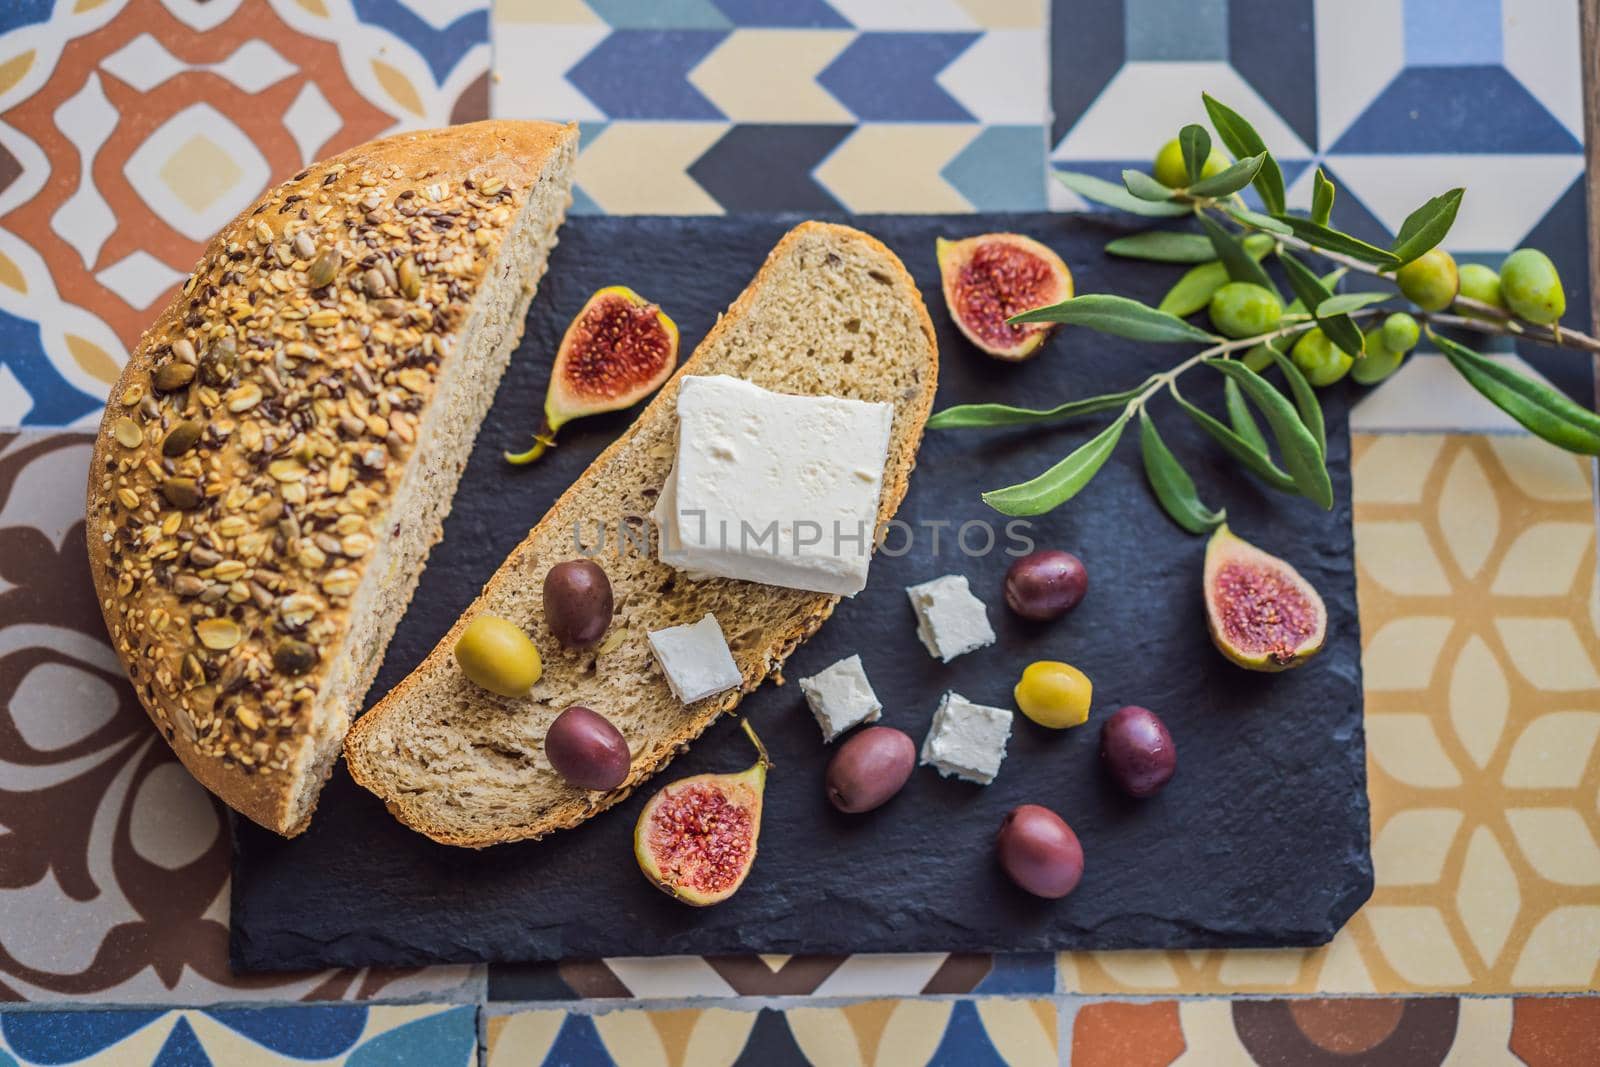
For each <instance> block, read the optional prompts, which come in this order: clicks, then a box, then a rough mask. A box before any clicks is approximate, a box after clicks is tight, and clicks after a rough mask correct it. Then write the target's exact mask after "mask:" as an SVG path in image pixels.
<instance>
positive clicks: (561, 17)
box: [492, 0, 600, 26]
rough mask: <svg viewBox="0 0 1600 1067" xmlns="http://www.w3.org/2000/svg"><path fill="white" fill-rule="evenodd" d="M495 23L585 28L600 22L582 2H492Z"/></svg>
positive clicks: (508, 0)
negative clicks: (525, 23)
mask: <svg viewBox="0 0 1600 1067" xmlns="http://www.w3.org/2000/svg"><path fill="white" fill-rule="evenodd" d="M493 7H494V11H493V15H492V18H493V20H494V21H495V22H538V23H543V24H545V25H562V26H585V25H589V24H591V23H597V22H599V21H600V16H599V15H596V14H595V13H594V11H592V10H591V9H590V7H589V5H588V4H585V3H584V2H583V0H494V4H493Z"/></svg>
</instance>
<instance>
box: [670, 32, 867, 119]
mask: <svg viewBox="0 0 1600 1067" xmlns="http://www.w3.org/2000/svg"><path fill="white" fill-rule="evenodd" d="M855 39H856V34H855V33H854V32H853V31H850V30H793V29H784V30H736V31H735V32H733V33H731V34H729V35H728V36H727V38H725V39H724V40H723V42H722V43H721V44H720V45H718V46H717V47H716V48H715V49H714V50H713V51H712V52H711V54H710V55H708V56H706V58H705V59H703V60H701V61H700V64H699V65H698V66H696V67H695V68H694V70H692V71H690V72H689V82H690V83H691V84H692V85H693V86H694V87H695V88H696V89H699V90H700V91H701V92H702V93H704V94H705V96H706V98H707V99H708V100H710V101H711V102H712V103H713V104H715V105H716V106H717V107H718V108H719V109H720V110H721V111H722V113H723V114H725V115H727V116H728V118H729V119H731V120H732V121H734V122H816V123H825V122H835V123H844V124H847V125H848V124H851V123H854V122H855V116H854V115H853V114H851V112H850V110H849V109H848V108H846V107H845V106H844V105H843V104H841V103H839V101H838V100H835V99H834V98H833V96H832V95H831V94H830V93H829V92H828V91H827V90H826V89H824V88H822V86H821V85H818V84H817V81H816V77H817V75H818V74H821V73H822V70H823V68H824V67H826V66H827V65H828V64H829V63H832V62H833V61H834V60H835V59H836V58H838V55H839V53H840V52H842V51H844V50H845V48H846V47H847V46H848V45H849V44H850V42H851V41H853V40H855Z"/></svg>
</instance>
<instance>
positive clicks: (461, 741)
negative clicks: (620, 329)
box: [345, 222, 939, 848]
mask: <svg viewBox="0 0 1600 1067" xmlns="http://www.w3.org/2000/svg"><path fill="white" fill-rule="evenodd" d="M688 374H728V375H733V376H735V377H739V378H744V379H747V380H749V381H751V382H754V383H755V384H757V385H760V386H763V387H764V388H767V389H772V390H775V391H777V392H785V393H796V394H806V395H817V396H821V395H827V396H841V397H854V398H856V399H860V400H874V401H885V402H889V403H892V404H894V406H895V414H894V426H893V430H892V433H891V436H890V442H889V457H888V463H887V466H886V467H885V469H884V476H883V495H882V498H881V500H880V503H879V510H878V516H879V521H880V523H881V522H883V521H886V520H887V519H889V518H890V517H891V516H892V515H893V514H894V513H895V510H896V509H897V508H898V507H899V505H900V501H901V499H902V498H903V497H904V496H905V492H906V483H907V478H908V477H909V475H910V473H911V469H912V466H913V465H914V463H915V458H916V451H917V445H918V443H919V442H920V441H921V439H922V426H923V423H924V422H925V421H926V420H927V417H928V411H929V409H930V407H931V406H932V404H933V394H934V389H935V387H936V386H937V384H938V376H939V354H938V348H937V344H936V342H935V340H934V333H933V325H932V323H931V322H930V321H929V319H928V312H927V309H926V308H924V307H923V304H922V297H921V295H920V294H919V293H918V291H917V287H916V283H915V282H914V281H913V280H912V279H911V276H910V275H909V274H907V273H906V270H905V268H904V267H903V266H902V265H901V263H900V260H899V259H898V258H897V257H896V256H895V255H894V253H893V252H891V251H889V249H887V248H885V247H884V246H883V245H882V244H881V243H879V242H878V241H877V240H876V239H874V238H872V237H870V236H868V235H867V234H864V233H862V232H860V231H859V230H854V229H850V228H849V227H846V226H836V225H827V224H823V223H816V222H808V223H804V224H802V225H800V226H798V227H796V228H795V229H794V230H792V231H790V232H789V233H788V234H787V235H786V236H785V237H784V238H783V240H781V241H780V242H779V243H778V245H777V247H776V248H774V249H773V250H772V253H771V254H770V255H769V256H768V257H767V261H766V264H765V265H764V266H763V267H762V268H761V271H760V273H759V274H757V275H756V277H755V280H754V281H752V282H751V283H750V285H749V287H748V288H747V289H745V291H744V293H743V294H742V295H741V296H740V297H739V299H738V300H737V301H735V302H734V304H733V306H732V307H731V308H730V309H729V310H728V312H727V314H726V315H724V316H723V317H722V318H721V320H720V321H718V323H717V325H716V326H715V327H714V328H713V329H712V330H711V332H710V333H709V334H708V335H707V336H706V339H705V340H704V341H703V342H701V344H700V347H699V348H697V349H696V350H695V353H694V355H693V356H692V357H691V358H690V359H689V360H688V361H687V362H685V364H684V365H683V367H682V368H680V369H679V371H678V373H677V375H675V376H674V377H673V378H672V380H671V381H669V382H668V383H667V384H666V386H664V387H663V388H662V390H661V392H660V393H659V394H658V395H657V396H656V398H655V399H654V400H653V401H652V402H651V403H650V405H649V406H648V407H647V408H646V409H645V410H644V412H643V413H642V414H641V415H640V416H639V418H638V420H637V421H636V422H635V423H634V424H633V426H632V427H631V428H629V430H628V431H627V432H626V433H625V434H623V435H622V437H620V438H619V439H618V440H617V441H616V442H614V443H613V444H612V445H611V446H610V447H609V448H607V449H606V450H605V451H604V452H603V453H601V455H600V457H599V458H598V459H596V460H595V461H594V463H593V464H592V465H591V466H590V467H589V469H588V470H587V471H586V472H584V474H583V475H582V477H580V478H579V479H578V480H577V481H576V482H575V483H573V485H572V487H571V488H569V489H568V490H567V491H566V493H564V494H563V495H562V496H561V498H560V499H559V500H557V501H556V503H555V506H554V507H552V508H551V509H550V511H549V513H548V514H546V515H545V517H544V518H543V519H541V520H540V522H539V524H538V525H537V526H536V527H534V529H533V531H532V532H531V533H530V534H529V535H528V537H527V539H526V540H524V541H523V542H522V544H521V545H519V546H518V547H517V549H516V550H515V551H514V552H512V553H511V555H510V557H508V558H507V559H506V561H505V563H504V564H502V565H501V567H500V569H499V570H498V571H497V572H496V573H495V575H494V577H493V578H491V579H490V580H489V583H488V584H487V585H486V586H485V587H484V590H483V593H482V595H480V596H479V597H478V599H477V600H476V601H475V602H474V603H473V604H472V606H471V607H470V608H468V609H467V611H466V612H465V613H464V614H463V615H462V616H461V618H460V619H459V620H457V622H456V624H455V626H453V627H452V628H451V630H450V632H449V633H448V634H446V635H445V636H444V639H443V640H441V641H440V642H439V644H438V646H437V647H436V648H435V649H434V650H433V651H432V652H431V653H430V654H429V656H428V658H427V659H426V660H425V661H424V662H423V663H422V665H421V666H419V667H418V668H417V669H416V671H414V672H413V673H412V674H411V676H410V677H408V678H407V679H406V680H405V681H404V682H402V683H401V684H400V685H398V686H397V687H396V688H395V689H394V691H393V692H391V693H390V694H389V695H388V696H386V697H385V698H384V699H383V701H382V702H381V703H379V704H378V705H377V706H376V707H374V708H373V709H372V710H371V711H369V712H368V713H367V714H366V715H364V716H363V717H362V718H361V719H359V720H357V722H356V725H355V727H354V728H353V729H352V730H351V731H350V734H349V737H348V738H347V739H346V741H345V758H346V760H347V761H348V763H349V765H350V773H351V774H352V775H353V776H354V777H355V780H356V781H357V782H359V783H360V784H361V785H363V786H365V787H366V788H367V789H370V790H371V791H372V792H374V793H376V794H377V795H378V796H379V797H381V798H382V799H383V800H384V801H385V802H386V803H387V804H388V806H389V810H390V811H391V812H393V813H394V815H395V816H396V817H397V818H398V819H399V820H400V821H401V822H403V823H405V824H406V825H407V826H409V827H411V828H412V829H414V830H417V831H420V832H421V833H424V834H426V835H427V836H429V837H431V838H433V839H434V840H436V841H441V842H444V843H445V844H451V845H464V846H469V847H475V848H477V847H483V846H485V845H493V844H498V843H500V842H505V841H516V840H521V839H526V838H537V837H541V836H543V835H545V834H548V833H550V832H552V831H554V830H560V829H563V828H565V827H569V826H574V825H576V824H577V823H580V822H582V821H583V820H584V819H587V818H588V817H589V816H591V815H593V814H595V813H596V812H599V811H602V810H604V809H605V808H608V807H610V806H611V805H612V804H615V803H616V802H617V801H619V800H621V799H622V798H623V797H625V796H627V795H628V793H629V792H631V791H632V790H633V788H634V787H635V786H637V785H638V784H639V783H641V782H643V781H645V780H646V779H648V778H649V777H650V776H651V775H653V774H655V773H656V772H657V771H659V770H660V769H661V768H662V767H663V766H665V765H666V763H667V762H668V761H669V760H671V759H672V757H673V756H674V755H675V754H676V753H677V752H678V751H679V750H680V749H681V748H682V747H683V746H684V745H685V744H686V743H687V742H689V741H692V740H693V739H694V738H696V737H697V736H699V735H700V733H701V732H702V731H704V730H705V728H706V727H707V726H709V725H710V724H711V723H712V722H713V721H714V720H715V719H716V718H717V717H718V716H719V715H721V714H722V713H724V712H726V711H729V710H731V709H732V708H733V707H734V706H736V705H737V704H738V703H739V700H740V699H741V697H742V696H743V694H744V693H747V692H750V691H751V690H753V689H754V688H755V687H756V686H758V685H760V684H761V681H762V680H763V679H764V678H766V676H767V675H768V674H769V673H772V672H774V671H776V670H777V669H778V668H779V667H780V666H781V665H782V664H783V661H784V659H785V658H786V657H787V656H788V655H789V653H790V652H792V651H793V650H794V648H795V647H796V646H797V645H799V643H800V642H801V641H804V640H805V639H806V638H807V637H809V636H810V635H811V634H812V633H814V632H815V631H816V629H817V627H819V626H821V625H822V623H823V621H824V620H825V619H827V617H828V616H829V615H830V614H831V613H832V612H833V608H834V605H835V604H837V603H838V599H839V598H838V597H837V596H832V595H829V594H823V593H808V592H802V591H798V590H793V589H781V588H778V587H775V586H768V585H757V584H755V583H751V582H744V581H737V580H733V579H726V578H712V579H707V580H703V581H691V580H689V579H688V578H686V577H685V576H684V575H683V574H682V573H680V572H679V571H677V570H674V569H673V568H671V567H669V566H667V565H666V564H663V563H661V562H659V561H658V560H657V559H656V558H655V544H656V537H655V532H654V530H653V529H651V530H649V534H650V550H649V552H648V554H642V553H640V552H638V551H637V550H630V551H628V552H626V553H625V554H622V555H618V554H616V552H615V551H614V546H615V544H616V541H617V540H618V538H617V537H616V534H615V531H616V528H617V524H618V522H619V520H621V519H622V517H624V516H636V517H639V516H645V515H647V514H649V512H650V510H651V508H652V507H653V506H654V504H655V500H656V496H657V494H658V493H659V492H660V489H661V487H662V485H663V484H664V483H665V481H666V478H667V472H668V470H669V469H670V467H671V466H672V460H673V456H674V453H675V441H676V438H677V428H678V427H677V423H678V418H677V395H678V383H679V381H680V380H681V379H682V377H683V376H684V375H688ZM597 522H602V523H605V524H606V526H607V528H608V529H609V530H611V531H612V535H611V538H610V543H611V545H612V546H613V547H608V549H607V550H606V552H605V553H604V554H603V555H601V556H599V557H597V561H598V562H599V563H600V564H601V565H602V566H604V567H605V569H606V572H607V574H608V575H609V576H610V579H611V586H612V589H613V591H614V594H615V600H616V614H615V617H614V619H613V621H612V624H611V630H610V631H609V633H608V634H607V637H606V639H605V640H604V641H602V643H601V644H600V646H599V650H598V651H596V650H589V651H573V652H568V651H564V650H562V649H561V648H560V646H559V645H558V644H557V643H556V641H555V639H554V638H553V637H552V636H551V634H550V631H549V628H548V627H547V626H546V625H545V623H544V612H543V605H542V603H541V601H542V589H543V583H544V576H545V572H546V571H548V570H549V569H550V567H551V566H553V565H554V564H556V563H559V562H561V561H562V560H565V559H570V558H572V557H573V556H574V552H573V529H574V527H575V526H579V524H581V527H580V528H581V529H583V530H586V531H593V530H594V529H595V524H596V523H597ZM643 526H644V527H648V523H645V524H643ZM484 612H487V613H490V614H493V615H498V616H501V617H502V618H506V619H509V620H511V621H513V622H515V623H517V624H518V625H519V626H522V627H524V628H525V629H526V630H527V632H528V633H529V634H530V635H531V636H532V637H533V640H534V643H535V644H536V645H538V647H539V650H540V652H541V653H542V654H543V655H544V676H543V677H542V678H541V679H540V681H539V683H538V684H537V685H536V686H534V688H533V692H532V693H531V694H530V695H529V696H527V697H523V698H516V699H510V698H505V697H499V696H495V695H494V694H491V693H488V692H486V691H484V690H482V689H479V688H478V687H476V686H474V685H473V684H472V683H471V682H469V681H467V679H466V678H465V677H464V676H463V675H462V673H461V671H460V669H459V668H458V667H457V666H456V663H455V659H454V656H453V654H452V649H453V647H454V645H455V642H456V638H457V637H458V636H459V635H460V633H461V631H462V629H463V628H464V627H465V626H466V624H467V622H468V621H469V620H470V619H471V618H472V617H473V616H475V615H478V614H480V613H484ZM707 612H711V613H713V614H714V615H716V617H717V620H718V622H719V623H720V624H721V626H722V630H723V633H724V634H725V635H726V636H727V638H728V641H729V644H730V645H731V646H732V649H733V656H734V661H735V662H736V663H737V664H738V666H739V671H740V674H741V675H742V676H743V679H744V681H743V685H742V686H741V687H740V688H739V689H736V690H733V691H731V692H728V693H723V694H720V695H718V696H713V697H707V698H705V699H704V700H700V701H697V702H695V703H694V704H690V705H688V706H685V705H683V704H681V703H679V701H678V700H677V699H676V698H675V697H674V696H673V695H672V692H671V690H670V689H669V688H668V686H667V682H666V679H665V678H664V677H663V676H662V674H661V671H660V669H659V667H658V666H657V664H656V662H655V660H654V659H653V657H652V656H651V653H650V646H649V644H648V642H647V640H646V634H647V633H648V632H649V631H652V630H659V629H662V628H663V627H667V626H676V625H679V624H681V623H690V622H694V621H695V620H697V619H699V618H700V617H701V616H702V615H704V614H705V613H707ZM572 704H583V705H585V706H587V707H590V708H593V709H594V710H595V711H598V712H600V713H601V714H602V715H604V716H606V717H607V718H608V719H610V720H611V721H612V723H614V724H615V725H616V726H617V728H618V729H620V730H621V731H622V734H623V736H624V737H625V738H627V740H628V746H629V748H630V750H631V751H632V753H633V767H632V771H631V773H630V774H629V776H628V780H627V781H626V782H625V783H624V784H623V785H622V786H621V787H620V788H618V789H615V790H613V791H611V792H609V793H596V792H588V791H585V790H583V789H578V788H575V787H573V786H570V785H568V784H566V782H564V781H563V780H562V779H561V778H560V777H559V776H558V775H557V774H556V773H555V771H554V770H553V769H552V768H551V766H550V761H549V760H548V759H547V758H546V757H545V754H544V751H543V744H544V736H545V731H546V730H547V729H548V728H549V726H550V723H551V722H552V721H553V720H554V719H555V717H556V715H558V714H559V713H560V712H561V711H562V710H563V709H564V708H566V707H568V706H569V705H572Z"/></svg>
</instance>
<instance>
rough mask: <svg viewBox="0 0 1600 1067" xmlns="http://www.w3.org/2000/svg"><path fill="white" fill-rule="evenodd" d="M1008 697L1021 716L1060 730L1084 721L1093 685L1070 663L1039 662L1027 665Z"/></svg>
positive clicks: (1087, 712) (1078, 724) (1087, 715)
mask: <svg viewBox="0 0 1600 1067" xmlns="http://www.w3.org/2000/svg"><path fill="white" fill-rule="evenodd" d="M1012 695H1013V696H1015V697H1016V700H1017V707H1019V708H1021V709H1022V714H1024V715H1026V716H1027V717H1028V718H1030V719H1032V720H1033V721H1034V722H1036V723H1038V724H1039V725H1040V726H1048V727H1049V728H1050V729H1052V730H1061V729H1065V728H1066V727H1068V726H1081V725H1082V724H1083V723H1084V722H1085V721H1087V720H1088V718H1089V698H1090V697H1091V696H1093V695H1094V684H1093V683H1092V682H1090V681H1089V678H1088V676H1087V675H1085V674H1084V673H1083V672H1082V671H1080V670H1079V669H1078V668H1076V667H1074V666H1072V665H1071V664H1067V663H1058V662H1056V661H1055V660H1048V659H1042V660H1039V661H1038V662H1036V663H1030V664H1028V668H1027V670H1025V671H1023V672H1022V680H1021V681H1019V682H1018V683H1017V687H1016V688H1015V689H1014V690H1012Z"/></svg>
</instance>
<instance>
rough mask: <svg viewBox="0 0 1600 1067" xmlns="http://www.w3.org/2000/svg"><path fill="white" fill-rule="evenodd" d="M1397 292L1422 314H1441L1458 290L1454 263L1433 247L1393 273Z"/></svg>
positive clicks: (1447, 254)
mask: <svg viewBox="0 0 1600 1067" xmlns="http://www.w3.org/2000/svg"><path fill="white" fill-rule="evenodd" d="M1394 280H1395V282H1396V283H1398V284H1399V286H1400V291H1401V292H1402V293H1404V294H1405V295H1406V299H1407V300H1410V301H1411V302H1412V303H1413V304H1415V305H1417V307H1419V308H1421V309H1422V310H1423V311H1443V310H1444V309H1445V308H1447V307H1449V306H1450V304H1451V302H1452V301H1454V300H1455V298H1456V294H1457V293H1458V292H1460V291H1461V275H1460V273H1459V272H1458V271H1457V270H1456V261H1455V259H1454V258H1453V257H1452V256H1451V255H1450V253H1449V252H1446V251H1445V250H1444V249H1442V248H1432V249H1429V250H1428V251H1427V252H1424V253H1423V254H1422V255H1420V256H1418V257H1417V258H1416V259H1414V260H1412V261H1411V262H1410V263H1407V264H1406V265H1405V266H1403V267H1401V268H1400V269H1399V270H1397V271H1395V275H1394Z"/></svg>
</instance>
